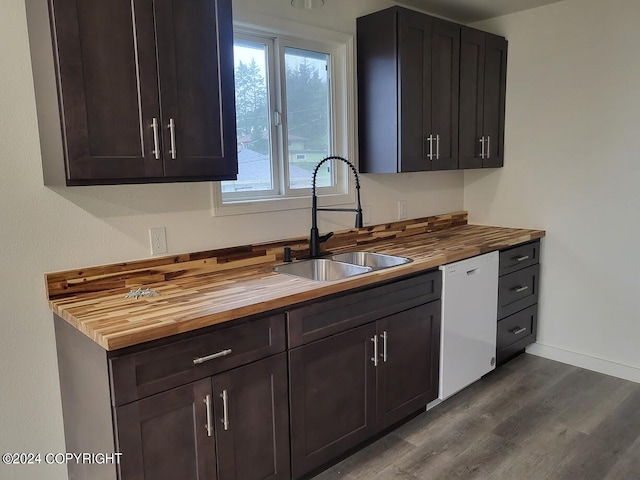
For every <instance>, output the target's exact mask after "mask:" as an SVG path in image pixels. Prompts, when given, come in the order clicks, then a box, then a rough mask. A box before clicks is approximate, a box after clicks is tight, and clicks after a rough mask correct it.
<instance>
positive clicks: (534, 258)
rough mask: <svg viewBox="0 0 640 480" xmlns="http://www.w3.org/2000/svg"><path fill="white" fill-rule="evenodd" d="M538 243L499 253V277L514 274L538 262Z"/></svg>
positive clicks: (526, 244)
mask: <svg viewBox="0 0 640 480" xmlns="http://www.w3.org/2000/svg"><path fill="white" fill-rule="evenodd" d="M539 253H540V241H539V240H538V241H535V242H531V243H525V244H524V245H518V246H517V247H513V248H509V249H508V250H503V251H501V252H500V273H499V274H500V275H506V274H507V273H511V272H515V271H517V270H521V269H523V268H526V267H530V266H531V265H535V264H537V263H538V262H539V260H540V259H539Z"/></svg>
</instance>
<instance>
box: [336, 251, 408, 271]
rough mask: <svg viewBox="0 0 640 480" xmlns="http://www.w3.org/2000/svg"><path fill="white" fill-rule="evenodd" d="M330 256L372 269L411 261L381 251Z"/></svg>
mask: <svg viewBox="0 0 640 480" xmlns="http://www.w3.org/2000/svg"><path fill="white" fill-rule="evenodd" d="M331 258H332V259H333V260H336V261H339V262H345V263H351V264H353V265H361V266H364V267H370V268H371V269H372V270H379V269H381V268H389V267H395V266H397V265H404V264H405V263H409V262H411V259H409V258H404V257H397V256H395V255H383V254H381V253H372V252H349V253H341V254H338V255H333V256H332V257H331Z"/></svg>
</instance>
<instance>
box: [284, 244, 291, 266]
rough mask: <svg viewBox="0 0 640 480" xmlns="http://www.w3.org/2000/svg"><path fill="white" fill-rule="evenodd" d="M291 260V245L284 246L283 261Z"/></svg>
mask: <svg viewBox="0 0 640 480" xmlns="http://www.w3.org/2000/svg"><path fill="white" fill-rule="evenodd" d="M290 261H291V247H284V260H283V262H290Z"/></svg>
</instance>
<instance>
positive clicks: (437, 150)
mask: <svg viewBox="0 0 640 480" xmlns="http://www.w3.org/2000/svg"><path fill="white" fill-rule="evenodd" d="M436 160H440V135H436Z"/></svg>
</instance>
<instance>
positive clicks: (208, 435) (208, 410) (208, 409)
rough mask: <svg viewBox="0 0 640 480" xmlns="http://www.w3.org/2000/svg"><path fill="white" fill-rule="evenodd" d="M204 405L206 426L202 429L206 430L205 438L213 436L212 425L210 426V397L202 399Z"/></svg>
mask: <svg viewBox="0 0 640 480" xmlns="http://www.w3.org/2000/svg"><path fill="white" fill-rule="evenodd" d="M204 404H205V405H206V406H207V407H206V408H207V424H206V425H205V426H204V428H206V429H207V437H210V436H211V435H213V425H212V424H211V395H207V396H206V397H204Z"/></svg>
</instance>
